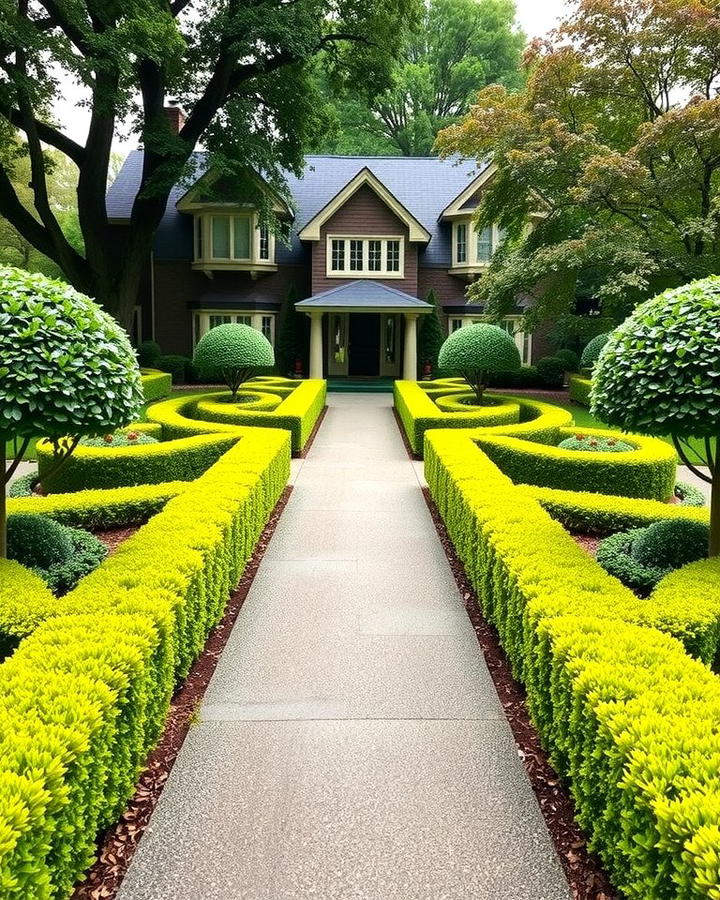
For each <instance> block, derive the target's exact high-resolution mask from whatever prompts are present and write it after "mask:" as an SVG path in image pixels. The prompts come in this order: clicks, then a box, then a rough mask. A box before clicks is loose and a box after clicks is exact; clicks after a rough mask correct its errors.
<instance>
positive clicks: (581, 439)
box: [575, 434, 585, 441]
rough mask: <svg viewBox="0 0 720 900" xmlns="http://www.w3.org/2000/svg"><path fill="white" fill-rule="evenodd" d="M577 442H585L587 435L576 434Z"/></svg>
mask: <svg viewBox="0 0 720 900" xmlns="http://www.w3.org/2000/svg"><path fill="white" fill-rule="evenodd" d="M575 440H577V441H584V440H585V435H584V434H576V435H575Z"/></svg>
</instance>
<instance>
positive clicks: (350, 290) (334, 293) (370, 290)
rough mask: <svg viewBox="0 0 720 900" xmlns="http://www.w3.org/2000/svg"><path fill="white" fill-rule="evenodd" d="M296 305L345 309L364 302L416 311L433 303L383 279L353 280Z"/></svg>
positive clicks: (361, 304) (379, 306)
mask: <svg viewBox="0 0 720 900" xmlns="http://www.w3.org/2000/svg"><path fill="white" fill-rule="evenodd" d="M295 306H297V307H300V308H302V309H313V307H315V308H320V309H327V308H328V307H332V308H333V309H343V308H348V307H356V306H362V307H363V308H373V307H375V308H376V309H408V310H410V309H414V310H415V311H416V312H423V311H424V310H426V309H432V305H431V304H430V303H425V301H424V300H418V298H417V297H413V296H412V295H411V294H406V293H405V292H404V291H399V290H397V288H391V287H390V286H389V285H387V284H381V283H380V282H379V281H351V282H350V283H349V284H341V285H339V286H338V287H335V288H330V290H328V291H323V292H322V293H321V294H315V296H314V297H308V299H307V300H301V301H300V302H299V303H296V304H295Z"/></svg>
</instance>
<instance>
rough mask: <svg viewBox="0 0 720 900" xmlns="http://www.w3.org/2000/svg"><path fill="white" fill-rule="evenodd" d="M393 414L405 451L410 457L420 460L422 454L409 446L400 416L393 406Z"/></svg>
mask: <svg viewBox="0 0 720 900" xmlns="http://www.w3.org/2000/svg"><path fill="white" fill-rule="evenodd" d="M392 412H393V416H395V424H396V425H397V427H398V431H399V432H400V437H401V438H402V442H403V445H404V447H405V452H406V453H407V455H408V456H409V457H410V459H416V460H418V461H420V462H422V456H421V455H420V454H419V453H415V451H414V450H413V448H412V447H411V446H410V443H409V441H408V438H407V435H406V434H405V429H404V428H403V423H402V422H401V421H400V416H399V415H398V414H397V410H396V409H395V407H394V406H393V408H392Z"/></svg>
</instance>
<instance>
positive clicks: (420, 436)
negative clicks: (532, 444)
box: [393, 379, 572, 455]
mask: <svg viewBox="0 0 720 900" xmlns="http://www.w3.org/2000/svg"><path fill="white" fill-rule="evenodd" d="M462 388H463V382H462V380H461V379H441V380H439V381H427V382H417V381H396V382H395V384H394V385H393V399H394V404H395V409H396V411H397V414H398V417H399V419H400V422H401V423H402V426H403V429H404V431H405V434H406V436H407V440H408V443H409V444H410V447H411V448H412V451H413V453H416V454H418V455H422V452H423V440H424V436H425V432H426V431H428V430H429V429H431V428H463V429H471V428H477V427H478V426H479V425H481V424H482V416H478V414H477V412H465V413H461V412H447V413H444V412H442V411H441V410H440V409H438V407H437V404H436V403H435V402H434V401H433V399H432V398H433V397H434V396H435V397H440V396H445V395H448V394H456V395H459V394H463V393H465V391H463V389H462ZM488 396H489V397H494V398H497V399H500V400H502V401H504V402H508V403H517V404H518V405H519V407H520V422H519V423H518V424H515V425H499V426H490V427H491V428H494V429H497V430H498V431H499V432H500V433H502V434H513V435H519V436H522V437H525V438H527V439H528V440H534V441H554V440H556V439H557V436H558V434H559V429H560V428H561V427H563V426H565V425H571V424H572V415H571V413H569V412H568V411H567V410H564V409H560V407H558V406H553V405H552V404H550V403H542V402H541V401H539V400H528V399H526V398H524V397H514V396H510V395H507V394H488ZM490 408H492V407H490ZM481 409H483V408H482V407H481ZM483 433H485V432H483Z"/></svg>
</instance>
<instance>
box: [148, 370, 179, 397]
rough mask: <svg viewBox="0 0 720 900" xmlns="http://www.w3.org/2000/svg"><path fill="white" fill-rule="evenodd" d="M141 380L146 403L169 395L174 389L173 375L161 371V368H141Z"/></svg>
mask: <svg viewBox="0 0 720 900" xmlns="http://www.w3.org/2000/svg"><path fill="white" fill-rule="evenodd" d="M140 380H141V382H142V389H143V394H144V395H145V402H146V403H152V401H153V400H161V399H162V398H163V397H167V396H169V395H170V393H171V391H172V375H170V373H169V372H161V371H160V370H159V369H141V370H140Z"/></svg>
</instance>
